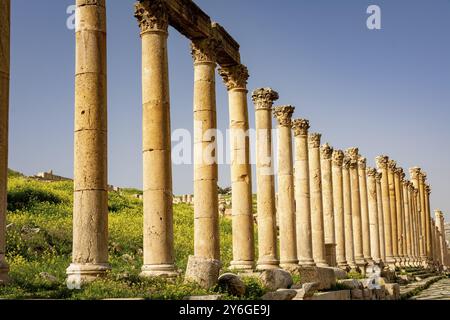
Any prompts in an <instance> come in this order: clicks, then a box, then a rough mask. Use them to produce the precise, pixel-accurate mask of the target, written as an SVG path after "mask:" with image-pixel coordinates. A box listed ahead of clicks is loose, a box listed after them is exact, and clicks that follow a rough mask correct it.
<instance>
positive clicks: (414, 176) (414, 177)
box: [410, 167, 427, 263]
mask: <svg viewBox="0 0 450 320" xmlns="http://www.w3.org/2000/svg"><path fill="white" fill-rule="evenodd" d="M410 175H411V181H412V182H413V184H414V187H415V188H416V189H417V193H416V202H417V210H418V221H417V223H418V225H417V226H418V235H419V253H420V258H421V260H422V263H425V262H426V260H427V252H426V224H425V220H426V210H425V196H424V191H425V190H424V186H423V180H422V172H421V169H420V168H417V167H415V168H411V169H410Z"/></svg>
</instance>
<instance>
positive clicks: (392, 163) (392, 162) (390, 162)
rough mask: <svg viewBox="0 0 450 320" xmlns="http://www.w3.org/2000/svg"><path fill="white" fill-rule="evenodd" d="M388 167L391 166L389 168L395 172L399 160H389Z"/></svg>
mask: <svg viewBox="0 0 450 320" xmlns="http://www.w3.org/2000/svg"><path fill="white" fill-rule="evenodd" d="M388 168H389V170H391V171H392V172H394V173H395V170H397V161H395V160H389V162H388Z"/></svg>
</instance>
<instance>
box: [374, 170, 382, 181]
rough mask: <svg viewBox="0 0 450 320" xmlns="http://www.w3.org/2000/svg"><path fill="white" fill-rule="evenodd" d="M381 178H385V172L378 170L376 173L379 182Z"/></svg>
mask: <svg viewBox="0 0 450 320" xmlns="http://www.w3.org/2000/svg"><path fill="white" fill-rule="evenodd" d="M381 178H383V173H381V172H379V171H377V174H376V175H375V179H377V182H381Z"/></svg>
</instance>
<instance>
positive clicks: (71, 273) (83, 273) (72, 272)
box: [66, 263, 111, 290]
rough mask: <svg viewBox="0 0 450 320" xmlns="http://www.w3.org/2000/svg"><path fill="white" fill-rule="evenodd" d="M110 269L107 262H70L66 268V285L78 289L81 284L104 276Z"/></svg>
mask: <svg viewBox="0 0 450 320" xmlns="http://www.w3.org/2000/svg"><path fill="white" fill-rule="evenodd" d="M109 270H111V267H110V266H109V264H107V263H103V264H77V263H72V264H71V265H70V266H69V268H67V270H66V274H67V287H68V288H69V289H72V290H73V289H80V288H81V286H82V285H83V284H86V283H89V282H92V281H95V280H96V279H98V278H101V277H104V276H106V273H107V272H108V271H109Z"/></svg>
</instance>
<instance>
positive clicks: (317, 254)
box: [308, 133, 328, 267]
mask: <svg viewBox="0 0 450 320" xmlns="http://www.w3.org/2000/svg"><path fill="white" fill-rule="evenodd" d="M321 137H322V136H321V134H318V133H312V134H310V135H309V137H308V144H309V181H310V188H311V225H312V241H313V257H314V262H315V263H316V265H317V266H319V267H328V264H327V260H326V255H325V232H324V225H323V199H322V171H321V167H320V139H321Z"/></svg>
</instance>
